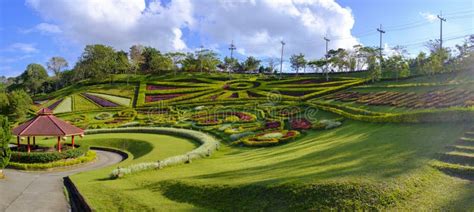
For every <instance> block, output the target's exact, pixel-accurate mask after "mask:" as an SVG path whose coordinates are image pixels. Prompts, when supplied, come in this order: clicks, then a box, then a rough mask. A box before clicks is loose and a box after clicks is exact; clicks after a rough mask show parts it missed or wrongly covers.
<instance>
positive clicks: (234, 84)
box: [222, 81, 258, 91]
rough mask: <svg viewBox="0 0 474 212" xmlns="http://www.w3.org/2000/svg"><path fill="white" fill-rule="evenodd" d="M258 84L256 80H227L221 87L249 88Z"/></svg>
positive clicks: (235, 89) (231, 88) (226, 88)
mask: <svg viewBox="0 0 474 212" xmlns="http://www.w3.org/2000/svg"><path fill="white" fill-rule="evenodd" d="M257 86H258V84H257V83H256V82H246V81H237V82H229V83H227V84H225V85H224V86H223V87H222V88H223V89H224V90H234V91H238V90H248V89H251V88H255V87H257Z"/></svg>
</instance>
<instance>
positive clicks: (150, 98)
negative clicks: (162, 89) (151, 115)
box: [145, 94, 184, 103]
mask: <svg viewBox="0 0 474 212" xmlns="http://www.w3.org/2000/svg"><path fill="white" fill-rule="evenodd" d="M183 95H184V94H155V95H146V96H145V102H146V103H149V102H158V101H162V100H169V99H173V98H176V97H180V96H183Z"/></svg>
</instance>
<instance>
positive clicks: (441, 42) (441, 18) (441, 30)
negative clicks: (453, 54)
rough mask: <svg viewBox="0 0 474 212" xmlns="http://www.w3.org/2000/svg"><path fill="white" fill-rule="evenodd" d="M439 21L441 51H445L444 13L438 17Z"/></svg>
mask: <svg viewBox="0 0 474 212" xmlns="http://www.w3.org/2000/svg"><path fill="white" fill-rule="evenodd" d="M437 17H438V19H439V50H441V49H443V21H444V22H446V18H443V13H442V12H441V13H440V15H438V16H437Z"/></svg>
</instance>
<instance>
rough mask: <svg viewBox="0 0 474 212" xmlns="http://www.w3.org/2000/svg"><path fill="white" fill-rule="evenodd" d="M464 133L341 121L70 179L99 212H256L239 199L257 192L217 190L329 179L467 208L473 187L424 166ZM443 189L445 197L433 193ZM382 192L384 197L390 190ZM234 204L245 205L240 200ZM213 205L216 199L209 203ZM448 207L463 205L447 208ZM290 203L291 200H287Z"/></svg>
mask: <svg viewBox="0 0 474 212" xmlns="http://www.w3.org/2000/svg"><path fill="white" fill-rule="evenodd" d="M465 129H466V127H465V126H464V125H461V124H458V125H447V124H446V125H443V124H438V125H395V124H369V123H362V122H356V121H347V122H346V123H345V124H344V126H343V127H340V128H337V129H334V130H330V131H327V132H310V133H308V134H307V135H306V136H305V137H304V138H303V139H302V140H300V141H298V142H293V143H289V144H286V145H283V146H277V147H272V148H259V149H249V148H229V147H224V148H223V149H221V151H219V152H217V153H216V155H215V156H213V157H211V158H210V159H204V160H198V161H195V162H193V163H192V164H189V165H182V166H177V167H172V168H168V169H164V170H159V171H149V172H143V173H138V174H135V175H131V176H127V177H125V178H124V179H119V180H109V181H100V184H99V183H97V179H103V178H106V177H107V175H108V173H109V172H108V171H110V169H104V170H99V171H94V172H88V173H82V174H78V175H75V176H73V180H74V182H75V183H77V184H78V186H79V187H80V189H81V192H84V193H83V194H84V195H85V196H86V198H87V199H88V200H90V202H91V203H92V205H93V206H94V207H96V209H98V210H101V209H109V210H116V209H124V210H134V209H140V210H152V209H160V210H161V209H164V210H166V209H177V210H179V209H191V208H194V206H191V205H189V204H188V203H191V204H194V205H195V206H198V207H206V208H207V209H219V210H221V209H228V210H231V209H232V208H233V207H235V204H248V205H251V206H253V207H256V208H249V209H253V210H258V206H259V205H260V206H262V207H263V206H264V205H265V204H269V203H272V202H271V201H270V202H268V198H258V197H255V198H253V199H252V198H251V199H249V198H245V196H248V195H250V196H252V195H256V194H258V191H255V192H256V193H239V189H234V190H227V189H226V188H225V187H220V186H222V185H231V186H237V188H240V187H243V186H245V185H254V186H258V185H260V186H264V187H265V186H279V185H288V184H289V185H291V184H296V185H320V184H323V185H325V184H328V183H329V184H330V183H332V182H348V183H351V182H358V183H364V184H368V185H380V184H383V185H385V186H388V187H398V186H401V187H400V188H399V189H401V190H402V191H401V192H402V193H403V194H407V195H408V194H411V195H412V196H410V197H408V199H410V198H412V199H413V200H411V201H413V202H416V201H421V203H424V204H425V205H426V207H425V209H434V208H436V207H438V206H442V207H450V206H453V207H454V206H456V207H459V208H463V207H464V208H467V207H473V206H474V205H472V203H471V202H469V201H463V200H462V199H460V200H459V199H457V197H459V196H464V197H469V192H472V191H473V190H474V188H473V186H472V185H471V184H469V183H466V182H465V181H462V180H458V179H456V178H451V177H447V176H445V175H443V174H441V173H440V172H438V171H436V170H434V169H432V168H430V167H429V164H428V163H429V161H430V160H431V158H433V157H434V155H435V154H436V153H437V152H438V151H440V149H442V148H443V146H444V145H447V144H449V143H452V142H454V141H455V140H456V138H457V137H459V136H460V135H461V134H462V132H463V130H465ZM97 142H98V141H97ZM173 147H174V146H173ZM153 151H155V150H153ZM149 154H150V153H149ZM147 155H148V154H147ZM144 157H148V156H144ZM412 181H414V182H412ZM175 182H180V183H184V184H183V185H184V186H183V185H181V184H173V183H175ZM170 183H171V186H172V187H173V185H181V186H182V187H181V188H183V189H181V190H173V193H169V190H167V189H168V188H169V187H168V186H167V185H169V184H170ZM95 184H97V185H95ZM92 185H94V186H92ZM190 185H193V186H190ZM414 185H416V186H414ZM432 185H435V186H434V187H431V186H432ZM450 185H454V186H450ZM203 186H208V187H209V186H210V188H212V189H218V190H217V191H219V188H221V189H222V192H224V193H221V192H211V193H210V194H209V196H208V197H206V198H204V199H202V198H198V197H196V198H193V197H192V196H190V195H189V194H192V193H193V191H195V190H196V189H198V190H201V189H203V188H205V187H203ZM90 187H94V189H92V188H90ZM184 188H186V189H184ZM425 189H427V190H425ZM443 191H445V192H447V193H449V195H444V196H437V195H436V194H438V193H441V192H443ZM247 192H252V190H250V191H247ZM387 192H388V193H387V195H390V191H387ZM450 192H452V193H450ZM219 194H222V195H224V194H225V195H233V199H234V201H235V203H234V204H232V202H230V201H228V202H226V201H225V200H226V199H225V197H224V196H222V197H220V196H219ZM213 195H217V196H213ZM268 195H272V193H269V194H268ZM426 195H428V196H429V198H428V197H426ZM167 197H170V198H171V199H168V198H167ZM221 198H224V199H221ZM275 198H276V199H278V198H277V197H275ZM239 199H245V200H246V201H251V202H248V203H244V202H239ZM218 200H221V201H223V202H220V203H219V204H217V202H214V201H218ZM438 200H439V201H438ZM266 201H267V202H266ZM411 201H408V202H403V203H400V204H398V205H395V206H390V207H399V208H411V209H415V208H416V207H414V206H413V205H411V206H410V204H412V202H411ZM185 202H187V203H185ZM452 202H456V203H459V204H461V203H462V204H461V205H451V204H452ZM214 204H215V205H216V206H215V207H214V206H213V205H214ZM289 204H293V203H291V201H290V202H289ZM443 204H446V205H443ZM162 207H163V208H162ZM281 207H285V206H281ZM288 207H289V206H288ZM280 209H283V208H280ZM417 209H419V208H417Z"/></svg>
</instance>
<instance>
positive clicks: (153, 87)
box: [146, 85, 180, 91]
mask: <svg viewBox="0 0 474 212" xmlns="http://www.w3.org/2000/svg"><path fill="white" fill-rule="evenodd" d="M179 88H180V87H174V86H167V85H147V86H146V90H147V91H155V90H173V89H179Z"/></svg>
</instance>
